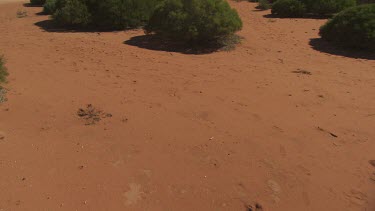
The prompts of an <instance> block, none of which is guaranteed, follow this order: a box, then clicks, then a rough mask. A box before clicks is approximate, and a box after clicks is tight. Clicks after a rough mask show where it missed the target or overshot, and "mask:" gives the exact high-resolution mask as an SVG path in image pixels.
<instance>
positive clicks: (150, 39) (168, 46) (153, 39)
mask: <svg viewBox="0 0 375 211" xmlns="http://www.w3.org/2000/svg"><path fill="white" fill-rule="evenodd" d="M124 44H126V45H131V46H136V47H139V48H144V49H148V50H154V51H166V52H177V53H183V54H209V53H213V52H216V51H219V50H220V49H221V48H222V47H223V46H218V45H216V46H212V45H211V46H210V47H207V46H200V47H195V48H192V47H191V46H188V45H186V44H182V43H178V42H172V41H164V40H163V39H162V38H160V37H158V36H156V35H141V36H135V37H132V38H130V39H129V40H126V41H125V42H124Z"/></svg>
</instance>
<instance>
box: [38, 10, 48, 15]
mask: <svg viewBox="0 0 375 211" xmlns="http://www.w3.org/2000/svg"><path fill="white" fill-rule="evenodd" d="M35 15H38V16H45V15H48V14H47V13H45V12H43V11H42V12H37V13H35Z"/></svg>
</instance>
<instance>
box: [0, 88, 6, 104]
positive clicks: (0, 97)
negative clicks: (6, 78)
mask: <svg viewBox="0 0 375 211" xmlns="http://www.w3.org/2000/svg"><path fill="white" fill-rule="evenodd" d="M6 93H7V91H6V90H5V88H3V87H1V86H0V103H4V102H6V101H7V100H8V99H7V98H6V97H5V94H6Z"/></svg>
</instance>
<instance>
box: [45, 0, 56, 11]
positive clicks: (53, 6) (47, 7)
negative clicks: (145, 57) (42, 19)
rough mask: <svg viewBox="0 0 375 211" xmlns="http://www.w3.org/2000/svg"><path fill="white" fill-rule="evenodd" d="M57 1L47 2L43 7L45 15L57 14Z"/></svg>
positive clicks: (50, 0) (49, 0) (48, 0)
mask: <svg viewBox="0 0 375 211" xmlns="http://www.w3.org/2000/svg"><path fill="white" fill-rule="evenodd" d="M56 1H57V0H47V1H46V3H45V4H44V5H43V12H44V13H45V14H53V13H55V12H56Z"/></svg>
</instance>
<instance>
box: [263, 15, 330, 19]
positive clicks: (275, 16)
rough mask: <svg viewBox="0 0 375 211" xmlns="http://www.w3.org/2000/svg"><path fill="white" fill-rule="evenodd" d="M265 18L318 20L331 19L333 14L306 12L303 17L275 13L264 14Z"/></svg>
mask: <svg viewBox="0 0 375 211" xmlns="http://www.w3.org/2000/svg"><path fill="white" fill-rule="evenodd" d="M263 17H265V18H280V19H317V20H323V19H329V18H331V17H332V15H314V14H306V15H304V16H303V17H280V16H278V15H274V14H266V15H263Z"/></svg>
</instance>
